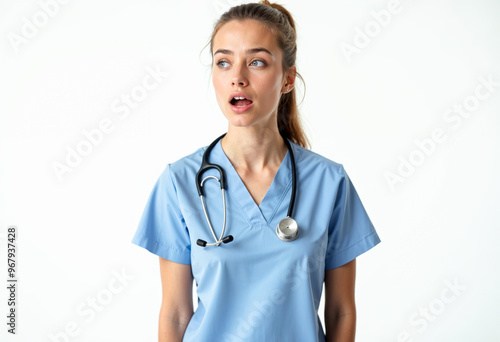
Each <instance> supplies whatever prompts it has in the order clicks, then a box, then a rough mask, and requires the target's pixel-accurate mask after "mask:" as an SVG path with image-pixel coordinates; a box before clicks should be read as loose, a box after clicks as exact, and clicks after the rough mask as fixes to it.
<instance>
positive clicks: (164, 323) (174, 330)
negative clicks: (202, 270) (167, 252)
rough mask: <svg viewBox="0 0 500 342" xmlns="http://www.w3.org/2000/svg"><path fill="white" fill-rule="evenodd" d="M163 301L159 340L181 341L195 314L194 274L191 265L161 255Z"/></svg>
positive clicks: (159, 341)
mask: <svg viewBox="0 0 500 342" xmlns="http://www.w3.org/2000/svg"><path fill="white" fill-rule="evenodd" d="M160 275H161V283H162V295H163V298H162V303H161V309H160V321H159V324H158V342H181V341H182V338H183V336H184V331H185V330H186V327H187V325H188V323H189V320H190V319H191V316H192V315H193V293H192V289H193V276H192V273H191V265H183V264H179V263H175V262H173V261H170V260H167V259H164V258H162V257H160Z"/></svg>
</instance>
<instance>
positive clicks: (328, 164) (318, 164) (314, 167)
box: [292, 144, 345, 177]
mask: <svg viewBox="0 0 500 342" xmlns="http://www.w3.org/2000/svg"><path fill="white" fill-rule="evenodd" d="M292 146H293V150H294V152H295V163H296V165H297V168H298V169H307V170H310V171H311V172H314V173H316V172H320V173H323V172H328V173H331V174H332V175H336V176H339V177H344V176H345V170H344V166H343V165H342V164H341V163H339V162H336V161H333V160H331V159H329V158H327V157H325V156H323V155H321V154H319V153H316V152H313V151H311V150H308V149H306V148H304V147H302V146H299V145H297V144H292Z"/></svg>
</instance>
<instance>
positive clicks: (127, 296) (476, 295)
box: [0, 0, 500, 342]
mask: <svg viewBox="0 0 500 342" xmlns="http://www.w3.org/2000/svg"><path fill="white" fill-rule="evenodd" d="M50 2H51V1H49V0H41V1H40V2H37V1H19V0H16V1H14V0H2V1H1V2H0V30H1V37H2V39H1V40H0V106H1V107H0V253H1V254H0V260H1V261H0V265H2V266H1V270H0V274H1V275H2V276H0V288H1V290H0V316H1V317H2V318H1V319H0V323H1V324H0V327H1V328H0V329H1V331H0V339H1V340H2V341H47V342H48V341H93V342H100V341H155V340H156V339H157V321H158V310H159V305H160V301H161V292H160V291H161V284H160V278H159V269H158V258H157V257H156V256H154V255H153V254H150V253H148V252H147V251H146V250H144V249H142V248H139V247H137V246H135V245H133V244H132V243H131V242H130V241H131V239H132V236H133V234H134V232H135V229H136V227H137V224H138V221H139V219H140V216H141V214H142V211H143V209H144V206H145V204H146V201H147V198H148V196H149V193H150V191H151V189H152V187H153V185H154V183H155V181H156V179H157V178H158V176H159V175H160V173H161V172H162V170H163V169H164V167H165V165H166V164H167V163H169V162H173V161H175V160H177V159H179V158H180V157H182V156H184V155H186V154H189V153H192V152H193V151H195V150H196V149H197V148H199V147H201V146H205V145H207V144H208V143H209V142H211V141H212V140H213V139H214V138H215V137H217V136H218V135H219V134H221V133H222V132H224V131H225V129H226V122H225V119H224V118H223V116H222V114H221V113H220V111H219V108H218V106H217V103H216V101H215V96H214V92H213V88H212V86H211V79H210V65H209V63H210V59H209V52H208V49H205V50H203V48H204V46H205V44H206V43H207V42H208V39H209V37H210V33H211V29H212V26H213V24H214V23H215V21H216V19H217V17H218V16H219V15H220V14H221V10H225V9H227V8H228V6H229V5H231V4H232V3H234V2H233V1H212V0H210V1H186V2H181V1H154V0H142V1H138V0H121V1H116V0H115V1H109V0H108V1H95V0H87V1H76V0H74V1H67V3H64V4H63V3H62V1H61V2H60V5H59V6H58V7H59V8H58V9H57V10H56V9H55V7H54V6H52V7H51V8H52V14H51V16H49V15H47V14H44V12H43V11H44V10H43V9H42V7H46V8H47V6H48V5H47V6H43V5H44V4H47V3H50ZM52 3H54V1H52ZM281 3H283V4H284V5H285V6H286V7H287V8H288V9H289V10H290V11H291V13H292V14H293V15H294V17H295V20H296V23H297V30H298V49H299V52H298V60H297V66H298V71H299V72H300V73H301V74H302V76H303V77H304V79H305V82H306V86H307V92H306V96H305V100H304V102H303V104H302V105H301V107H300V109H301V113H302V116H303V122H304V126H305V129H306V132H307V134H308V136H309V138H310V140H311V142H312V149H313V150H314V151H316V152H318V153H320V154H323V155H325V156H326V157H328V158H330V159H332V160H335V161H337V162H340V163H342V164H343V165H344V166H345V168H346V170H347V171H348V173H349V175H350V177H351V179H352V181H353V183H354V184H355V186H356V189H357V190H358V193H359V194H360V196H361V199H362V201H363V204H364V205H365V208H366V209H367V211H368V213H369V215H370V217H371V219H372V221H373V223H374V225H375V227H376V229H377V231H378V233H379V235H380V237H381V239H382V243H381V244H380V245H378V246H377V247H375V248H374V249H373V250H370V251H369V252H367V253H366V254H364V255H362V256H360V257H359V258H358V273H357V292H356V295H357V308H358V326H357V341H369V342H371V341H381V342H385V341H410V340H411V341H497V340H498V339H499V338H500V332H499V330H498V327H497V324H498V322H499V319H500V314H499V311H498V303H499V299H500V295H498V285H499V280H500V279H499V273H498V260H499V257H500V252H499V250H500V249H499V248H498V247H497V243H498V241H499V238H500V230H499V228H500V227H499V215H498V209H499V208H498V203H500V196H499V190H500V183H499V181H498V177H495V176H496V175H498V174H499V166H500V164H499V161H500V157H499V147H500V137H499V134H498V131H499V128H500V126H499V124H500V119H499V109H500V84H498V82H500V70H499V64H498V61H499V60H500V38H499V36H498V32H500V24H499V21H498V17H499V15H500V3H498V1H494V0H489V1H488V0H476V1H465V0H461V1H457V0H455V1H450V0H448V1H430V0H420V1H404V0H402V1H400V2H397V1H396V2H394V1H392V2H391V1H352V0H351V1H348V0H341V1H335V2H330V1H316V2H306V1H298V0H297V1H292V0H290V1H282V2H281ZM391 3H392V4H393V5H394V6H393V5H391ZM49 7H50V6H49ZM388 9H392V10H393V11H392V12H381V11H382V10H384V11H387V10H388ZM394 9H395V10H394ZM46 11H49V12H50V10H47V9H46ZM376 13H379V15H377V14H376ZM381 13H390V17H387V16H385V17H384V16H382V14H381ZM377 16H378V18H379V19H378V20H379V21H383V20H385V23H384V25H381V24H378V23H377V21H376V19H375V17H377ZM44 19H47V20H46V21H44ZM30 23H31V24H30ZM30 25H35V26H33V27H31V30H30V29H29V27H28V26H30ZM366 34H368V36H365V35H366ZM23 35H24V37H23ZM363 38H364V39H363ZM348 45H349V46H351V47H352V49H356V50H352V51H351V54H349V53H345V51H344V52H343V51H342V47H344V49H345V48H346V46H348ZM148 68H149V69H159V70H161V72H162V73H164V74H163V76H162V78H160V81H161V82H158V83H156V88H155V89H152V90H148V91H147V92H145V93H142V95H144V98H143V99H142V101H137V102H136V104H135V108H130V107H129V109H130V112H129V115H128V116H126V117H124V115H123V114H124V112H119V113H117V112H116V107H113V106H116V103H117V101H118V102H120V101H121V97H122V96H123V95H127V94H128V95H129V96H130V94H131V92H134V91H136V92H139V91H140V89H139V88H138V87H140V86H141V84H142V81H143V79H144V77H145V76H146V75H147V74H148V72H147V70H148ZM167 73H168V75H165V74H167ZM481 78H482V79H486V80H487V79H488V78H490V79H492V80H493V82H494V83H495V82H496V84H494V86H493V87H492V88H491V91H489V92H488V91H486V89H485V88H481V87H482V86H481V81H480V79H481ZM478 87H480V88H481V92H480V94H482V95H481V98H482V99H480V100H478V99H477V97H474V96H475V91H476V89H477V88H478ZM298 88H299V90H300V89H303V86H302V85H301V84H299V85H298ZM138 89H139V90H138ZM136 94H141V93H136ZM136 98H137V96H136ZM121 105H122V106H123V104H121ZM456 105H461V106H466V107H467V108H469V109H470V110H469V111H467V110H465V111H466V112H467V113H465V114H466V117H465V118H462V117H461V116H460V114H458V113H456V112H453V110H454V106H456ZM113 108H115V110H114V109H113ZM122 108H123V107H122ZM446 113H448V114H446ZM446 118H448V119H446ZM459 118H460V119H459ZM102 120H104V121H105V122H106V121H107V122H108V124H109V125H110V126H111V127H112V128H113V130H112V132H108V133H103V134H102V139H100V140H95V144H94V145H90V142H89V140H88V139H87V138H86V137H85V135H84V134H83V133H82V131H83V130H87V131H92V130H95V129H97V128H98V127H99V123H100V122H101V121H102ZM459 120H460V121H459ZM435 130H441V139H438V140H439V142H434V143H433V145H434V146H431V144H430V143H429V141H428V139H431V138H432V136H433V132H434V131H435ZM96 139H97V138H96ZM426 139H427V140H426ZM416 140H418V141H421V142H422V141H427V143H426V144H427V145H425V146H426V147H424V148H423V149H424V150H426V151H423V150H422V147H420V148H419V147H418V145H417V143H416V142H415V141H416ZM78 146H80V148H82V147H83V148H84V150H85V147H87V150H86V152H87V155H86V156H83V157H82V158H81V160H76V159H73V164H72V165H73V167H69V168H68V169H66V171H67V172H63V173H62V175H61V174H60V175H59V177H58V176H57V173H56V171H55V169H54V165H56V164H57V163H59V165H66V164H67V161H66V159H67V158H69V157H68V155H69V154H71V153H70V152H69V151H70V150H75V149H77V147H78ZM89 146H90V149H88V147H89ZM73 158H75V156H73ZM70 159H71V158H70ZM402 160H405V162H403V161H402ZM405 163H413V165H410V166H408V165H406V166H404V164H405ZM388 175H390V176H391V177H392V179H393V180H394V179H397V178H395V177H400V178H398V180H399V181H398V182H396V183H390V182H389V181H388V178H387V177H388ZM10 225H15V226H17V229H18V234H17V235H16V238H17V239H16V244H17V279H18V284H17V286H18V289H17V293H16V295H17V299H18V302H17V304H18V307H17V329H16V332H17V334H16V335H15V336H13V335H11V334H8V333H7V325H6V321H7V318H6V316H7V314H8V306H7V296H8V293H7V290H6V287H7V281H6V279H7V270H6V268H7V266H6V259H7V250H6V249H7V248H6V247H7V239H6V238H7V235H6V233H7V228H8V227H9V226H10ZM122 273H124V274H126V277H125V278H123V277H122V278H120V277H117V274H122ZM450 284H455V285H450ZM450 287H452V288H453V290H449V288H450ZM447 289H448V290H447ZM111 290H112V291H113V292H114V293H113V292H111ZM443 296H444V297H443ZM92 298H94V299H95V298H97V301H96V304H95V305H96V306H94V308H93V307H92V306H90V304H89V303H90V301H92ZM66 329H68V331H69V332H72V334H73V336H70V337H63V335H62V333H63V332H64V331H65V330H66ZM64 334H66V332H65V333H64ZM50 336H58V337H57V338H55V337H54V338H51V337H50Z"/></svg>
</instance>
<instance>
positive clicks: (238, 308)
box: [132, 142, 380, 342]
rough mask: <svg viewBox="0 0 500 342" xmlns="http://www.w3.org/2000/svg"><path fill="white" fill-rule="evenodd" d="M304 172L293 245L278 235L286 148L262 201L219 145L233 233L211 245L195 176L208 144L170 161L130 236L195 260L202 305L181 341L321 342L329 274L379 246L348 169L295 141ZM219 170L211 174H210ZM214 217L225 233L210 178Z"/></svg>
mask: <svg viewBox="0 0 500 342" xmlns="http://www.w3.org/2000/svg"><path fill="white" fill-rule="evenodd" d="M291 145H292V148H293V150H294V152H295V162H296V168H297V197H296V200H295V208H294V212H293V213H292V217H293V218H294V219H295V220H296V221H297V223H298V226H299V236H298V238H297V239H296V240H294V241H292V242H284V241H281V240H280V239H279V238H278V237H277V236H276V232H275V230H276V226H277V224H278V222H279V221H280V220H281V219H283V218H284V217H285V216H286V214H287V210H288V204H289V202H290V197H291V187H292V175H291V165H290V156H289V153H287V154H286V156H285V158H284V160H283V162H282V164H281V166H280V168H279V170H278V172H277V174H276V176H275V178H274V180H273V183H272V184H271V186H270V188H269V190H268V192H267V193H266V195H265V197H264V199H263V200H262V202H261V204H260V206H257V204H256V203H255V202H254V200H253V198H252V197H251V195H250V193H249V192H248V191H247V189H246V187H245V185H244V183H243V182H242V180H241V179H240V177H239V176H238V173H237V172H236V170H235V169H234V168H233V166H232V164H231V162H230V161H229V159H228V158H227V157H226V155H225V153H224V151H223V150H222V147H221V144H220V142H219V143H218V144H217V145H216V146H215V147H214V149H213V150H212V152H211V154H210V156H209V161H210V162H211V163H215V164H219V165H220V166H222V168H223V169H224V170H225V176H226V182H227V191H226V203H227V204H226V206H227V223H226V235H233V237H234V241H233V242H231V243H229V244H226V245H224V244H223V245H221V246H219V247H216V246H210V247H205V248H202V247H199V246H197V245H196V240H197V239H203V240H206V241H207V242H209V243H210V242H213V237H212V234H211V232H210V229H209V227H208V225H207V221H206V219H205V215H204V213H203V209H202V206H201V201H200V198H199V196H198V193H197V190H196V179H195V178H196V177H195V175H196V172H197V171H198V169H199V167H200V165H201V159H202V156H203V152H204V150H205V148H201V149H199V150H198V151H196V152H195V153H193V154H191V155H189V156H187V157H184V158H182V159H180V160H179V161H177V162H175V163H172V164H169V165H168V166H167V167H166V168H165V170H164V172H163V173H162V174H161V176H160V177H159V179H158V181H157V183H156V184H155V186H154V188H153V191H152V193H151V196H150V198H149V200H148V203H147V205H146V208H145V210H144V213H143V216H142V218H141V221H140V223H139V227H138V229H137V231H136V233H135V236H134V238H133V240H132V242H133V243H134V244H137V245H139V246H141V247H144V248H146V249H147V250H149V251H150V252H152V253H154V254H156V255H158V256H160V257H163V258H165V259H169V260H172V261H174V262H178V263H182V264H191V268H192V272H193V276H194V279H195V281H196V284H197V293H198V308H197V310H196V312H195V313H194V315H193V317H192V319H191V321H190V322H189V325H188V327H187V329H186V332H185V335H184V339H183V341H189V342H191V341H196V342H205V341H207V342H208V341H222V342H224V341H259V342H260V341H288V342H295V341H297V342H303V341H307V342H314V341H318V342H320V341H321V342H322V341H325V335H324V332H323V328H322V326H321V323H320V319H319V316H318V306H319V302H320V298H321V292H322V286H323V282H324V277H325V270H329V269H333V268H336V267H339V266H342V265H344V264H346V263H347V262H349V261H351V260H353V259H355V258H356V257H357V256H359V255H360V254H362V253H364V252H366V251H367V250H369V249H370V248H372V247H373V246H375V245H376V244H378V243H379V242H380V239H379V237H378V235H377V233H376V231H375V228H374V227H373V225H372V223H371V221H370V219H369V217H368V215H367V213H366V211H365V209H364V207H363V205H362V203H361V200H360V199H359V196H358V194H357V192H356V190H355V188H354V186H353V184H352V183H351V181H350V179H349V177H348V175H347V173H346V172H345V170H344V168H343V166H342V165H341V164H338V163H336V162H333V161H331V160H329V159H326V158H324V157H322V156H320V155H318V154H316V153H314V152H311V151H309V150H307V149H304V148H302V147H300V146H298V145H296V144H293V143H292V144H291ZM210 174H212V175H215V176H217V177H218V173H217V172H216V171H214V170H211V171H207V172H206V173H205V175H204V176H207V175H210ZM204 195H205V200H206V206H207V210H208V213H209V217H210V219H211V221H212V225H213V227H214V229H215V231H216V234H217V236H219V235H220V232H221V229H222V224H223V206H222V195H221V190H220V186H219V183H218V182H217V181H215V180H213V179H209V180H207V181H206V182H205V184H204Z"/></svg>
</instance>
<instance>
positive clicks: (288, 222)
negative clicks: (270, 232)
mask: <svg viewBox="0 0 500 342" xmlns="http://www.w3.org/2000/svg"><path fill="white" fill-rule="evenodd" d="M225 135H226V133H224V134H223V135H221V136H220V137H218V138H217V139H215V140H214V141H213V142H212V143H211V144H210V145H209V146H208V147H207V149H206V150H205V153H203V159H202V162H201V167H200V169H199V170H198V172H197V173H196V188H197V189H198V195H199V196H200V199H201V205H202V207H203V212H204V213H205V218H206V219H207V223H208V226H209V227H210V231H211V232H212V236H213V237H214V240H215V242H213V243H207V242H206V241H205V240H202V239H198V240H197V241H196V244H197V245H198V246H201V247H206V246H219V245H220V244H221V243H229V242H231V241H233V236H232V235H228V236H226V237H224V233H225V231H226V197H225V191H224V190H225V188H226V182H225V181H224V170H223V169H222V167H220V166H219V165H217V164H210V163H209V162H208V155H209V154H210V152H211V151H212V149H213V148H214V146H215V145H216V144H217V142H218V141H219V140H220V139H222V138H223V137H224V136H225ZM283 140H284V141H285V145H286V147H287V148H288V151H289V153H290V160H291V164H292V198H291V199H290V204H289V205H288V213H287V215H286V217H285V218H284V219H282V220H281V221H280V222H279V223H278V225H277V226H276V235H277V236H278V237H279V238H280V239H281V240H282V241H286V242H289V241H293V240H295V239H296V238H297V236H298V235H299V226H298V225H297V222H295V220H294V219H293V218H292V217H291V216H292V211H293V204H294V202H295V190H296V175H295V158H294V154H293V150H292V147H291V146H290V143H289V142H288V139H285V138H283ZM208 169H216V170H217V171H218V172H219V178H217V177H215V176H207V177H205V178H203V180H201V181H200V179H201V175H202V173H203V172H205V171H206V170H208ZM209 178H213V179H215V180H217V181H218V182H219V183H220V188H221V191H222V205H223V207H224V219H223V223H222V232H221V234H220V237H219V238H217V235H216V234H215V231H214V228H213V227H212V223H211V221H210V219H209V218H208V214H207V208H206V207H205V201H204V200H203V183H205V181H206V180H207V179H209Z"/></svg>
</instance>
